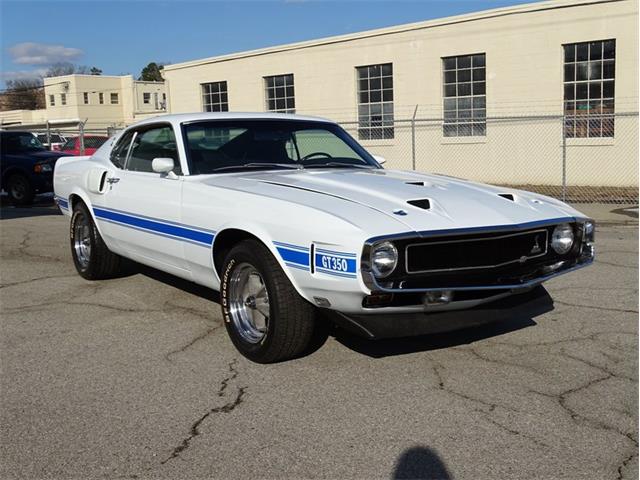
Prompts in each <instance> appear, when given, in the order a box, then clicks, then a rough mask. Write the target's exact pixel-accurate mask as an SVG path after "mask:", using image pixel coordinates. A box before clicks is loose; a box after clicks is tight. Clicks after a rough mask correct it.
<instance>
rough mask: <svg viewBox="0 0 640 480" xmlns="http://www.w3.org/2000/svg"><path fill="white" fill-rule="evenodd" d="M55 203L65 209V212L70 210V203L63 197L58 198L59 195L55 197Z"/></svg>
mask: <svg viewBox="0 0 640 480" xmlns="http://www.w3.org/2000/svg"><path fill="white" fill-rule="evenodd" d="M53 198H54V200H55V202H56V203H57V204H58V206H59V207H60V208H64V209H65V210H69V202H68V201H67V200H65V199H64V198H62V197H58V196H57V195H56V196H55V197H53Z"/></svg>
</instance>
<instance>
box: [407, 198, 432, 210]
mask: <svg viewBox="0 0 640 480" xmlns="http://www.w3.org/2000/svg"><path fill="white" fill-rule="evenodd" d="M407 203H408V204H409V205H413V206H414V207H418V208H422V209H423V210H429V209H430V208H431V202H430V201H429V199H428V198H424V199H422V200H408V201H407Z"/></svg>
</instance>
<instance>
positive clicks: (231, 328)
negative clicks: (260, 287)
mask: <svg viewBox="0 0 640 480" xmlns="http://www.w3.org/2000/svg"><path fill="white" fill-rule="evenodd" d="M264 250H265V251H266V248H265V249H264ZM269 254H270V252H269ZM242 263H249V264H251V265H252V266H254V267H255V268H256V270H258V272H259V273H260V275H261V276H262V280H263V281H264V283H265V285H266V288H267V294H268V295H269V324H268V328H267V333H266V335H265V336H264V337H263V338H262V339H261V340H260V342H258V343H249V342H247V341H246V340H244V339H243V338H242V337H241V336H240V334H239V333H238V331H237V330H236V327H235V324H234V322H233V319H232V318H231V313H230V311H229V301H230V299H229V280H230V278H231V275H232V273H233V271H234V270H235V268H236V267H237V266H238V265H240V264H242ZM221 280H222V281H221V288H220V303H221V306H222V316H223V319H224V325H225V328H226V329H227V333H228V334H229V337H230V338H231V341H232V342H233V344H234V345H235V346H236V348H237V349H238V350H240V352H241V353H242V354H243V355H245V356H246V357H248V358H250V359H252V360H258V359H259V358H260V357H262V356H263V355H264V354H265V353H266V352H267V351H268V350H269V347H270V345H271V343H272V342H273V340H274V338H275V337H276V335H277V334H278V302H279V299H278V298H277V295H276V289H275V286H274V283H273V282H274V280H273V277H272V275H271V273H270V270H269V268H268V267H267V265H266V263H265V261H264V259H263V257H262V256H261V255H260V253H259V251H258V252H254V251H253V250H251V249H249V248H248V245H247V244H240V245H238V246H237V247H235V248H233V249H232V250H231V252H229V254H228V255H227V257H226V259H225V261H224V264H223V267H222V279H221Z"/></svg>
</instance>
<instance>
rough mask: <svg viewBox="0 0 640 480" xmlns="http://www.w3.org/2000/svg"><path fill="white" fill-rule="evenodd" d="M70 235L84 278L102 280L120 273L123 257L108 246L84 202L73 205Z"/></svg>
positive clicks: (75, 258)
mask: <svg viewBox="0 0 640 480" xmlns="http://www.w3.org/2000/svg"><path fill="white" fill-rule="evenodd" d="M69 237H70V241H71V256H72V257H73V263H74V265H75V267H76V270H77V271H78V273H79V274H80V276H81V277H82V278H85V279H87V280H101V279H104V278H111V277H114V276H116V275H117V274H118V273H119V271H120V267H121V263H122V257H120V256H119V255H116V254H115V253H113V252H111V251H110V250H109V248H107V246H106V245H105V243H104V240H102V237H101V236H100V232H99V231H98V229H97V227H96V224H95V222H94V221H93V218H92V217H91V214H90V213H89V209H88V208H87V206H86V205H85V204H84V203H82V202H77V203H76V205H75V206H74V207H73V214H72V216H71V228H70V231H69Z"/></svg>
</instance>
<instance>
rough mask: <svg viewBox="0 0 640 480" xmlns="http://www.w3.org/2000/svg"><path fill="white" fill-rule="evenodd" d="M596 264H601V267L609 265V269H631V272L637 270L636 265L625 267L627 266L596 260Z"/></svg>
mask: <svg viewBox="0 0 640 480" xmlns="http://www.w3.org/2000/svg"><path fill="white" fill-rule="evenodd" d="M597 262H598V263H601V264H602V265H609V266H610V267H618V268H630V269H633V270H637V269H638V265H627V264H622V263H615V262H607V261H606V260H597Z"/></svg>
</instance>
